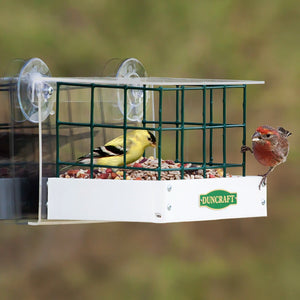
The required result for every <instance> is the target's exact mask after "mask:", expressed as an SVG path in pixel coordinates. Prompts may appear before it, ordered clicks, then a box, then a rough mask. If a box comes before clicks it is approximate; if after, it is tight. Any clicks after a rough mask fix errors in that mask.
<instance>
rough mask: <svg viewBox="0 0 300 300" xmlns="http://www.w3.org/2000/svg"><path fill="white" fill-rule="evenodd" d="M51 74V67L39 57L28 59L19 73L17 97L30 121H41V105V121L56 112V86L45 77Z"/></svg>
mask: <svg viewBox="0 0 300 300" xmlns="http://www.w3.org/2000/svg"><path fill="white" fill-rule="evenodd" d="M50 76H51V73H50V71H49V68H48V67H47V65H46V64H45V63H44V62H43V61H42V60H41V59H39V58H32V59H30V60H28V61H26V62H25V64H24V65H23V67H22V69H21V71H20V73H19V78H18V82H17V99H18V103H19V106H20V109H21V111H22V113H23V115H24V116H25V118H26V119H27V120H28V121H30V122H33V123H38V122H39V106H40V108H41V121H44V120H46V119H47V117H48V116H49V114H53V113H54V112H53V101H54V97H53V92H54V88H53V87H52V86H51V85H50V83H47V82H46V81H45V77H50ZM39 101H40V103H39Z"/></svg>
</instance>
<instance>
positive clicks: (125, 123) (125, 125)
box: [123, 85, 128, 180]
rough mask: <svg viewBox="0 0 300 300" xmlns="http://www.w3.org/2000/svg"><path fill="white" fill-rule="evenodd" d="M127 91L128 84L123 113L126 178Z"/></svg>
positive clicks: (124, 172)
mask: <svg viewBox="0 0 300 300" xmlns="http://www.w3.org/2000/svg"><path fill="white" fill-rule="evenodd" d="M127 91H128V86H127V85H126V86H124V109H123V111H124V115H123V126H124V127H123V146H124V147H123V149H124V161H123V163H124V171H123V179H124V180H125V179H126V166H127V165H126V149H127V142H126V138H127Z"/></svg>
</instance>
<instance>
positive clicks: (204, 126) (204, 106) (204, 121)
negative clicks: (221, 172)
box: [202, 86, 206, 177]
mask: <svg viewBox="0 0 300 300" xmlns="http://www.w3.org/2000/svg"><path fill="white" fill-rule="evenodd" d="M202 92H203V99H202V101H203V104H202V123H203V125H202V126H203V129H202V141H203V142H202V152H203V164H202V166H203V176H204V177H206V86H203V91H202Z"/></svg>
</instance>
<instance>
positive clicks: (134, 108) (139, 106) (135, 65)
mask: <svg viewBox="0 0 300 300" xmlns="http://www.w3.org/2000/svg"><path fill="white" fill-rule="evenodd" d="M116 77H117V78H133V79H135V82H138V79H139V78H140V77H147V73H146V70H145V68H144V66H143V65H142V63H141V62H140V61H139V60H137V59H135V58H128V59H126V60H124V61H123V62H122V63H121V64H120V66H119V69H118V71H117V74H116ZM134 86H138V87H139V86H141V87H142V86H143V85H142V84H139V83H137V84H136V83H135V84H134ZM143 95H144V93H143V90H137V89H132V90H129V93H128V95H127V119H128V120H130V121H137V122H141V121H142V118H143ZM151 95H152V93H146V105H147V103H148V101H149V98H150V97H151ZM117 96H118V107H119V110H120V111H121V113H122V115H124V95H123V93H122V92H121V91H119V92H118V95H117Z"/></svg>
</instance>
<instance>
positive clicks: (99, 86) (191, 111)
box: [0, 58, 267, 225]
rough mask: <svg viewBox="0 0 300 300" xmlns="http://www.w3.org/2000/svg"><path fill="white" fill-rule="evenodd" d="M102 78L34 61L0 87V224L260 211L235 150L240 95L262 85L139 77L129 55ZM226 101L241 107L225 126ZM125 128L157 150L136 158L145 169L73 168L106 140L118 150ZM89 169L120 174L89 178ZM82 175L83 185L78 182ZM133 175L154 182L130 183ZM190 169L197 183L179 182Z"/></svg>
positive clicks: (260, 196) (140, 70) (241, 122)
mask: <svg viewBox="0 0 300 300" xmlns="http://www.w3.org/2000/svg"><path fill="white" fill-rule="evenodd" d="M113 75H114V76H109V77H93V78H90V77H53V76H51V73H50V71H49V68H48V67H47V65H46V64H45V63H44V62H43V61H42V60H41V59H39V58H33V59H30V60H28V61H22V62H19V63H18V64H17V65H16V64H15V67H14V68H13V71H10V74H8V76H6V77H2V78H1V79H0V100H1V103H2V107H3V109H2V110H1V112H0V130H1V131H0V138H1V149H0V159H1V160H0V170H1V171H0V177H1V178H0V218H1V219H11V220H17V221H18V222H26V223H28V224H30V225H47V224H67V223H85V222H110V221H112V222H115V221H126V222H152V223H169V222H185V221H204V220H218V219H230V218H247V217H262V216H266V215H267V203H266V201H267V199H266V186H264V187H262V188H261V189H259V183H260V180H261V177H260V176H246V162H245V154H244V153H239V149H240V146H241V145H245V144H246V98H247V93H246V90H247V87H248V86H249V85H253V84H263V83H264V82H263V81H249V80H216V79H191V78H164V77H148V76H147V73H146V71H145V69H144V67H143V65H142V64H141V62H139V61H138V60H137V59H134V58H131V59H127V60H125V61H123V62H122V63H121V64H119V65H118V68H117V70H116V72H115V73H114V74H113ZM232 103H235V106H234V107H237V104H238V105H239V107H240V109H239V110H238V111H237V112H236V113H235V114H234V116H235V117H234V118H233V119H231V118H229V117H228V116H229V112H230V109H231V107H232ZM131 130H149V131H151V132H152V133H153V134H154V135H155V136H156V140H157V148H156V149H153V150H151V151H150V150H149V149H147V150H146V152H145V154H144V156H145V158H146V159H147V158H149V157H152V159H156V161H157V165H156V166H155V167H153V166H152V167H150V168H148V169H145V168H142V167H141V166H140V165H136V164H128V165H127V164H125V161H126V159H125V158H126V155H125V158H124V164H123V165H122V166H118V167H115V166H109V165H97V164H95V163H94V162H93V160H91V162H90V164H88V165H83V164H82V163H79V162H78V160H77V158H78V157H80V156H81V155H83V154H85V153H92V152H93V149H94V147H96V146H100V145H104V144H105V143H106V142H107V141H109V140H111V139H113V138H115V137H116V136H119V135H123V136H124V142H125V144H126V135H127V133H128V132H129V131H131ZM234 149H237V150H238V152H237V153H238V154H236V155H232V153H231V152H232V151H233V150H234ZM164 161H171V162H172V164H173V165H174V166H175V167H173V169H172V171H173V172H177V173H176V174H177V177H176V179H172V178H171V179H170V178H166V177H165V176H164V174H166V173H168V172H169V173H170V170H169V169H165V168H164V164H163V162H164ZM97 168H98V169H99V168H100V169H101V170H107V169H113V170H114V172H120V173H119V174H121V175H120V177H121V178H119V179H120V180H114V179H98V178H95V171H94V170H95V169H97ZM81 169H82V170H84V172H85V174H89V178H81V176H78V174H82V172H81V171H80V170H81ZM64 170H76V172H77V171H78V170H79V172H77V173H76V176H74V177H77V178H68V177H72V176H62V174H64ZM132 170H140V171H141V172H143V171H145V172H147V171H151V172H152V174H155V176H152V177H151V178H149V179H150V180H132V178H130V177H129V176H128V173H129V172H131V171H132ZM68 172H69V171H67V174H68ZM74 172H75V171H74ZM195 172H196V173H197V172H198V173H197V174H201V179H198V178H199V176H200V175H199V176H198V178H197V176H192V175H189V176H188V174H195ZM74 174H75V173H74ZM216 174H218V176H216ZM195 178H196V179H195ZM154 179H155V180H154Z"/></svg>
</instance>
